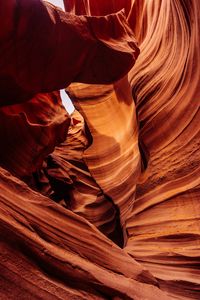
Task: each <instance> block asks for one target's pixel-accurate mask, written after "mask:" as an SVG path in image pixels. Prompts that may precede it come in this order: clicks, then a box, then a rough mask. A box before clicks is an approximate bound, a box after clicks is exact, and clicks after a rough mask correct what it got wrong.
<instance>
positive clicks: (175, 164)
mask: <svg viewBox="0 0 200 300" xmlns="http://www.w3.org/2000/svg"><path fill="white" fill-rule="evenodd" d="M158 8H159V9H158ZM146 11H147V15H148V24H147V25H148V26H147V32H146V37H145V39H144V40H143V42H142V43H141V46H140V49H141V56H140V57H139V59H138V61H137V64H136V65H135V68H134V69H133V70H132V72H131V73H130V81H131V85H132V87H133V94H134V98H135V99H137V101H136V103H137V112H138V118H139V120H140V139H141V140H142V141H143V142H144V144H145V147H146V149H147V150H148V152H149V162H148V168H147V170H146V172H145V173H144V174H143V176H142V177H141V179H140V184H139V185H137V196H136V202H135V206H134V210H133V216H132V217H131V218H130V219H129V220H128V222H127V228H128V235H129V239H128V243H127V246H126V251H127V252H128V253H131V254H132V255H133V257H135V258H136V259H137V260H138V261H140V262H141V263H142V264H144V265H145V266H146V267H147V268H148V269H149V270H151V272H152V273H153V274H154V275H155V276H156V277H157V278H158V279H159V280H160V282H161V285H162V287H163V289H165V290H168V291H169V292H170V293H171V294H176V295H177V297H178V295H179V297H178V298H179V299H199V297H200V269H199V263H200V255H199V250H200V248H199V247H200V211H199V205H200V204H199V199H200V198H199V197H200V189H199V187H200V176H199V174H200V164H199V161H200V156H199V145H200V123H199V120H200V111H199V107H200V98H199V96H200V94H199V92H200V88H199V87H200V82H199V78H200V77H199V61H200V60H199V58H200V56H199V42H198V39H199V15H198V14H199V2H198V3H197V2H196V1H157V2H156V4H155V2H153V1H150V2H147V5H146Z"/></svg>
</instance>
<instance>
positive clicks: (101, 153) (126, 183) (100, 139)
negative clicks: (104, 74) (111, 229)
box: [67, 77, 141, 240]
mask: <svg viewBox="0 0 200 300" xmlns="http://www.w3.org/2000/svg"><path fill="white" fill-rule="evenodd" d="M67 91H68V93H69V96H70V98H71V99H72V101H73V103H74V105H75V107H76V108H77V109H78V110H79V112H80V113H81V115H82V116H83V117H84V119H85V121H86V123H87V125H88V128H89V130H90V133H91V135H92V143H91V145H90V146H89V147H88V148H87V149H86V150H85V151H84V155H83V159H84V161H85V162H86V164H87V166H88V169H89V171H90V173H91V174H92V176H93V177H94V179H95V181H96V182H97V184H98V185H99V187H100V188H101V189H102V190H103V192H104V194H105V195H107V196H109V198H110V199H111V200H112V202H113V203H114V204H115V205H116V206H117V207H118V210H119V216H120V223H121V226H122V229H123V232H124V239H125V240H126V219H127V218H128V216H129V215H130V213H131V211H132V208H133V203H134V195H135V184H136V181H137V179H138V176H139V174H140V169H141V166H140V154H139V148H138V131H137V122H136V113H135V106H134V103H133V101H132V97H131V89H130V85H129V84H128V80H127V77H124V78H123V79H121V80H120V81H118V82H116V83H115V84H114V85H110V86H102V85H98V86H97V85H96V86H94V85H91V86H89V85H84V84H73V85H71V86H70V87H69V88H68V89H67ZM105 112H106V113H105Z"/></svg>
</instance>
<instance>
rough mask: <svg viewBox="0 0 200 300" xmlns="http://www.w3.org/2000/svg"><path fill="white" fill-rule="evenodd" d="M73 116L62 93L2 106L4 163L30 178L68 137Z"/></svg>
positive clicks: (0, 154)
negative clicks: (68, 111)
mask: <svg viewBox="0 0 200 300" xmlns="http://www.w3.org/2000/svg"><path fill="white" fill-rule="evenodd" d="M69 123H70V118H69V116H68V114H67V112H66V110H65V109H64V107H63V106H62V102H61V98H60V95H59V93H58V92H53V93H49V94H38V95H37V96H35V97H34V98H32V99H31V100H29V101H28V102H25V103H22V104H16V105H9V106H4V107H1V108H0V124H1V126H0V140H1V141H3V142H2V143H1V147H0V165H1V166H3V167H4V168H6V169H7V170H9V171H10V172H11V173H13V174H15V176H17V177H19V178H23V179H24V180H28V178H29V177H30V176H31V175H32V173H33V172H35V171H36V170H38V169H40V168H41V167H42V164H43V160H44V159H45V158H46V157H47V155H48V154H49V153H51V152H52V151H53V150H54V147H55V146H56V145H58V144H60V143H61V142H62V141H64V140H65V138H66V135H67V130H68V126H69Z"/></svg>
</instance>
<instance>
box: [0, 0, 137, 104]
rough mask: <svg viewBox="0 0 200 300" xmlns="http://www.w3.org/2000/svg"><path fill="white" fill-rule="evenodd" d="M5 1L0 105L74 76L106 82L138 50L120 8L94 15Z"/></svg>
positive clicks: (118, 75) (126, 67)
mask: <svg viewBox="0 0 200 300" xmlns="http://www.w3.org/2000/svg"><path fill="white" fill-rule="evenodd" d="M6 3H7V4H6ZM6 3H5V1H1V7H0V15H1V16H2V24H3V25H5V26H4V27H3V28H2V29H1V31H0V42H1V55H0V65H1V69H0V94H1V99H0V100H1V101H0V105H1V106H2V105H8V104H13V101H15V102H16V103H18V102H23V101H26V100H28V99H30V98H32V97H33V96H34V95H35V94H37V93H41V92H43V93H44V92H51V91H54V90H57V89H61V88H65V87H66V86H67V85H69V84H70V83H71V82H75V81H78V82H79V81H80V82H86V83H102V84H105V83H111V82H113V81H115V80H118V79H120V78H121V77H123V75H125V74H126V73H127V72H128V71H129V70H130V69H131V67H132V66H133V64H134V62H135V59H136V57H137V56H138V54H139V49H138V48H137V46H136V43H135V39H134V36H133V32H132V31H131V29H130V27H129V26H128V23H127V21H126V18H125V15H124V13H123V12H119V13H117V14H111V15H109V16H106V17H98V18H97V17H87V16H76V15H73V14H69V13H64V12H63V11H61V10H60V9H58V8H56V7H55V6H53V5H51V4H49V3H47V2H43V1H40V0H36V1H35V0H29V1H26V0H18V1H13V0H8V1H7V2H6ZM8 17H9V18H10V21H6V20H7V18H8ZM4 19H5V20H4ZM4 23H5V24H4ZM33 28H34V30H32V29H33ZM108 65H109V66H110V67H109V68H107V66H108ZM105 66H106V67H105Z"/></svg>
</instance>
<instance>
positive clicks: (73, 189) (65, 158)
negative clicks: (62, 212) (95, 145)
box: [34, 111, 123, 246]
mask: <svg viewBox="0 0 200 300" xmlns="http://www.w3.org/2000/svg"><path fill="white" fill-rule="evenodd" d="M84 123H85V122H84V120H83V117H82V116H81V115H80V114H79V113H78V112H77V111H75V112H74V113H73V114H72V115H71V123H70V126H69V130H68V133H67V138H66V140H65V141H64V142H63V143H61V144H60V145H58V146H57V147H55V149H54V151H53V153H52V154H51V155H49V156H48V157H47V159H46V160H45V161H46V162H45V163H44V166H43V168H42V170H39V172H37V174H34V175H35V176H34V180H35V187H36V189H37V190H39V191H40V192H42V193H43V194H45V195H48V196H49V197H51V198H52V199H53V200H54V201H56V202H58V203H60V204H61V205H63V206H64V207H66V208H67V209H70V210H71V211H73V212H75V213H76V214H78V215H81V216H83V217H84V218H86V219H87V220H88V221H90V222H91V223H92V224H94V225H95V226H96V227H97V228H98V229H99V230H100V231H102V232H103V233H104V234H105V235H107V236H108V237H109V238H110V239H112V240H113V241H115V242H116V243H117V244H119V245H121V246H122V245H123V240H122V234H120V230H121V229H120V224H119V217H118V210H117V208H116V207H115V205H114V203H113V202H112V201H111V199H109V197H107V196H106V195H105V194H104V193H103V191H102V190H101V188H100V187H99V186H98V184H97V183H96V181H95V180H94V178H93V177H92V175H91V173H90V172H89V170H88V167H87V165H86V163H85V162H84V159H83V153H84V150H85V149H87V147H88V145H89V137H88V134H87V128H85V124H84ZM38 183H40V185H38ZM47 185H48V187H49V188H48V189H47Z"/></svg>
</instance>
